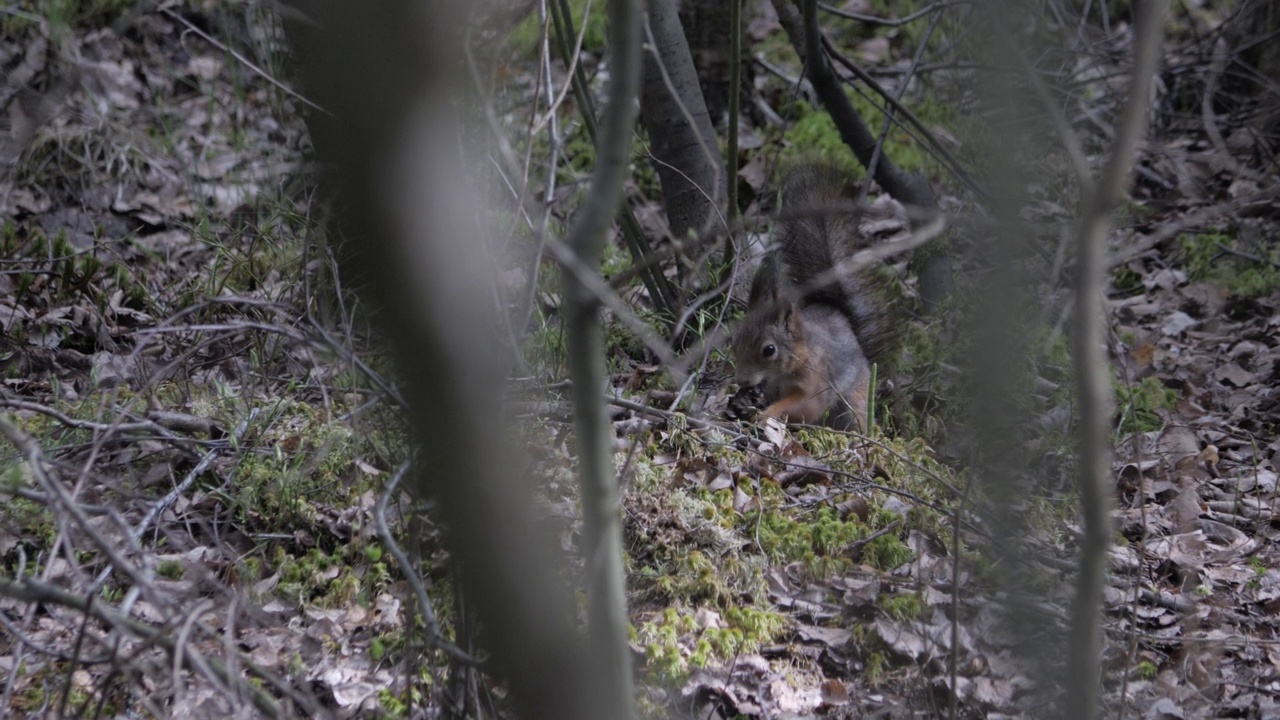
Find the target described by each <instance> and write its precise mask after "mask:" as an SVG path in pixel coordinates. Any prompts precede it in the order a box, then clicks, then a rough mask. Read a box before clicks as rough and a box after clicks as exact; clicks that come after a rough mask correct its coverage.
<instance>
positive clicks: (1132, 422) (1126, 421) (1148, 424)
mask: <svg viewBox="0 0 1280 720" xmlns="http://www.w3.org/2000/svg"><path fill="white" fill-rule="evenodd" d="M1112 387H1114V388H1115V394H1116V411H1117V412H1118V413H1119V415H1120V418H1121V423H1120V426H1119V432H1120V433H1121V434H1127V433H1131V432H1150V431H1152V430H1159V429H1160V428H1162V427H1164V416H1165V415H1166V414H1167V411H1169V410H1171V409H1173V406H1174V404H1175V403H1177V402H1178V392H1177V391H1176V390H1172V389H1170V388H1167V387H1165V386H1164V384H1163V383H1161V382H1160V379H1159V378H1156V377H1154V376H1152V377H1146V378H1143V380H1142V382H1140V383H1138V384H1136V385H1128V384H1124V383H1121V382H1120V381H1119V380H1118V379H1117V380H1114V381H1113V383H1112Z"/></svg>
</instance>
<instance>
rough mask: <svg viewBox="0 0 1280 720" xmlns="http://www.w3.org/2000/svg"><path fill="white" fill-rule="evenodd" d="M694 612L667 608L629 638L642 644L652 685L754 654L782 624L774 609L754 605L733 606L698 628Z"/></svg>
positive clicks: (772, 639)
mask: <svg viewBox="0 0 1280 720" xmlns="http://www.w3.org/2000/svg"><path fill="white" fill-rule="evenodd" d="M697 616H698V613H697V612H694V611H681V610H677V609H676V608H675V607H668V608H667V609H665V610H664V611H663V612H662V613H661V614H659V615H657V616H655V617H654V618H652V619H651V620H649V621H648V622H645V623H643V624H642V625H641V626H640V627H639V628H633V629H632V634H633V636H634V637H633V640H634V641H635V642H636V643H638V644H639V645H641V646H642V647H643V648H644V654H645V670H646V671H647V673H648V674H649V676H650V679H651V680H654V681H656V682H658V683H679V682H682V681H683V680H684V679H685V678H687V676H688V674H689V672H690V671H692V670H694V669H696V668H701V667H707V666H709V665H723V664H727V663H728V662H730V661H732V659H733V658H735V657H737V656H739V655H740V654H742V653H753V652H757V651H758V650H759V649H760V647H761V646H763V645H765V644H767V643H770V642H773V641H774V640H775V639H776V638H777V637H778V636H779V635H780V634H781V632H782V631H783V630H784V629H785V628H786V626H787V624H788V621H787V619H786V618H785V617H784V616H782V615H779V614H778V613H775V612H771V611H767V610H758V609H754V608H741V609H733V610H729V611H727V612H725V613H724V614H723V615H719V616H716V615H714V614H713V615H708V616H705V617H716V618H717V620H718V622H717V623H716V624H713V625H709V626H707V627H699V623H698V620H697V619H696V617H697Z"/></svg>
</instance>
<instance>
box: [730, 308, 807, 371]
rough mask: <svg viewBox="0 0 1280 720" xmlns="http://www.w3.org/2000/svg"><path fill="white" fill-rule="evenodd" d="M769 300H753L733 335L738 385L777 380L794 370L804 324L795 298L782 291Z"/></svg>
mask: <svg viewBox="0 0 1280 720" xmlns="http://www.w3.org/2000/svg"><path fill="white" fill-rule="evenodd" d="M771 294H772V297H771V298H770V299H769V301H768V302H754V303H751V306H750V309H749V310H748V311H747V315H746V317H744V318H743V319H742V325H741V326H740V327H739V328H738V332H737V334H736V335H734V338H733V362H734V367H735V369H736V371H737V380H738V384H739V385H742V386H744V387H746V386H752V385H758V384H760V383H761V382H762V381H765V380H771V379H773V380H776V379H779V376H781V375H785V374H787V373H789V372H791V370H792V369H793V367H792V366H793V365H794V364H795V362H796V360H795V352H796V348H797V347H798V346H799V345H801V344H802V342H803V338H802V333H803V326H802V324H801V322H800V317H799V312H798V310H797V308H796V304H795V301H793V300H792V299H791V298H789V297H787V295H786V293H784V292H782V291H781V290H777V291H776V292H773V293H771Z"/></svg>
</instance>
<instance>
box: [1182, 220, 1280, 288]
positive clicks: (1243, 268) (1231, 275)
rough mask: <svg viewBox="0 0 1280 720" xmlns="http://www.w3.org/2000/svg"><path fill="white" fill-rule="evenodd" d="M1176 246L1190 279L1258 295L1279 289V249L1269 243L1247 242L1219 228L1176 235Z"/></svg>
mask: <svg viewBox="0 0 1280 720" xmlns="http://www.w3.org/2000/svg"><path fill="white" fill-rule="evenodd" d="M1178 250H1179V257H1180V259H1181V262H1182V266H1183V267H1184V268H1185V269H1186V271H1187V274H1188V275H1189V276H1191V278H1192V279H1195V280H1203V281H1207V282H1211V283H1213V284H1215V285H1218V286H1219V287H1223V288H1226V289H1227V290H1229V291H1230V292H1232V293H1234V294H1236V295H1243V296H1245V297H1261V296H1264V295H1269V294H1271V293H1273V292H1275V291H1276V290H1277V289H1280V269H1277V264H1280V251H1277V250H1275V249H1273V248H1271V247H1270V246H1263V245H1260V244H1256V243H1255V244H1249V245H1246V244H1244V243H1242V242H1241V241H1239V240H1238V239H1237V238H1235V237H1234V236H1232V235H1229V234H1226V233H1220V232H1219V233H1201V234H1196V235H1191V234H1182V235H1179V236H1178Z"/></svg>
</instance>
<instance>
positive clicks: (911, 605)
mask: <svg viewBox="0 0 1280 720" xmlns="http://www.w3.org/2000/svg"><path fill="white" fill-rule="evenodd" d="M876 604H877V605H879V606H880V609H881V610H884V612H885V614H887V615H888V616H889V617H891V618H893V619H894V620H897V621H899V622H907V621H911V620H918V619H920V618H922V617H924V613H925V611H926V610H927V609H928V607H927V606H926V605H925V604H924V600H923V599H921V597H920V596H919V595H916V594H914V593H911V594H905V595H881V596H880V597H878V598H876Z"/></svg>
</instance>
